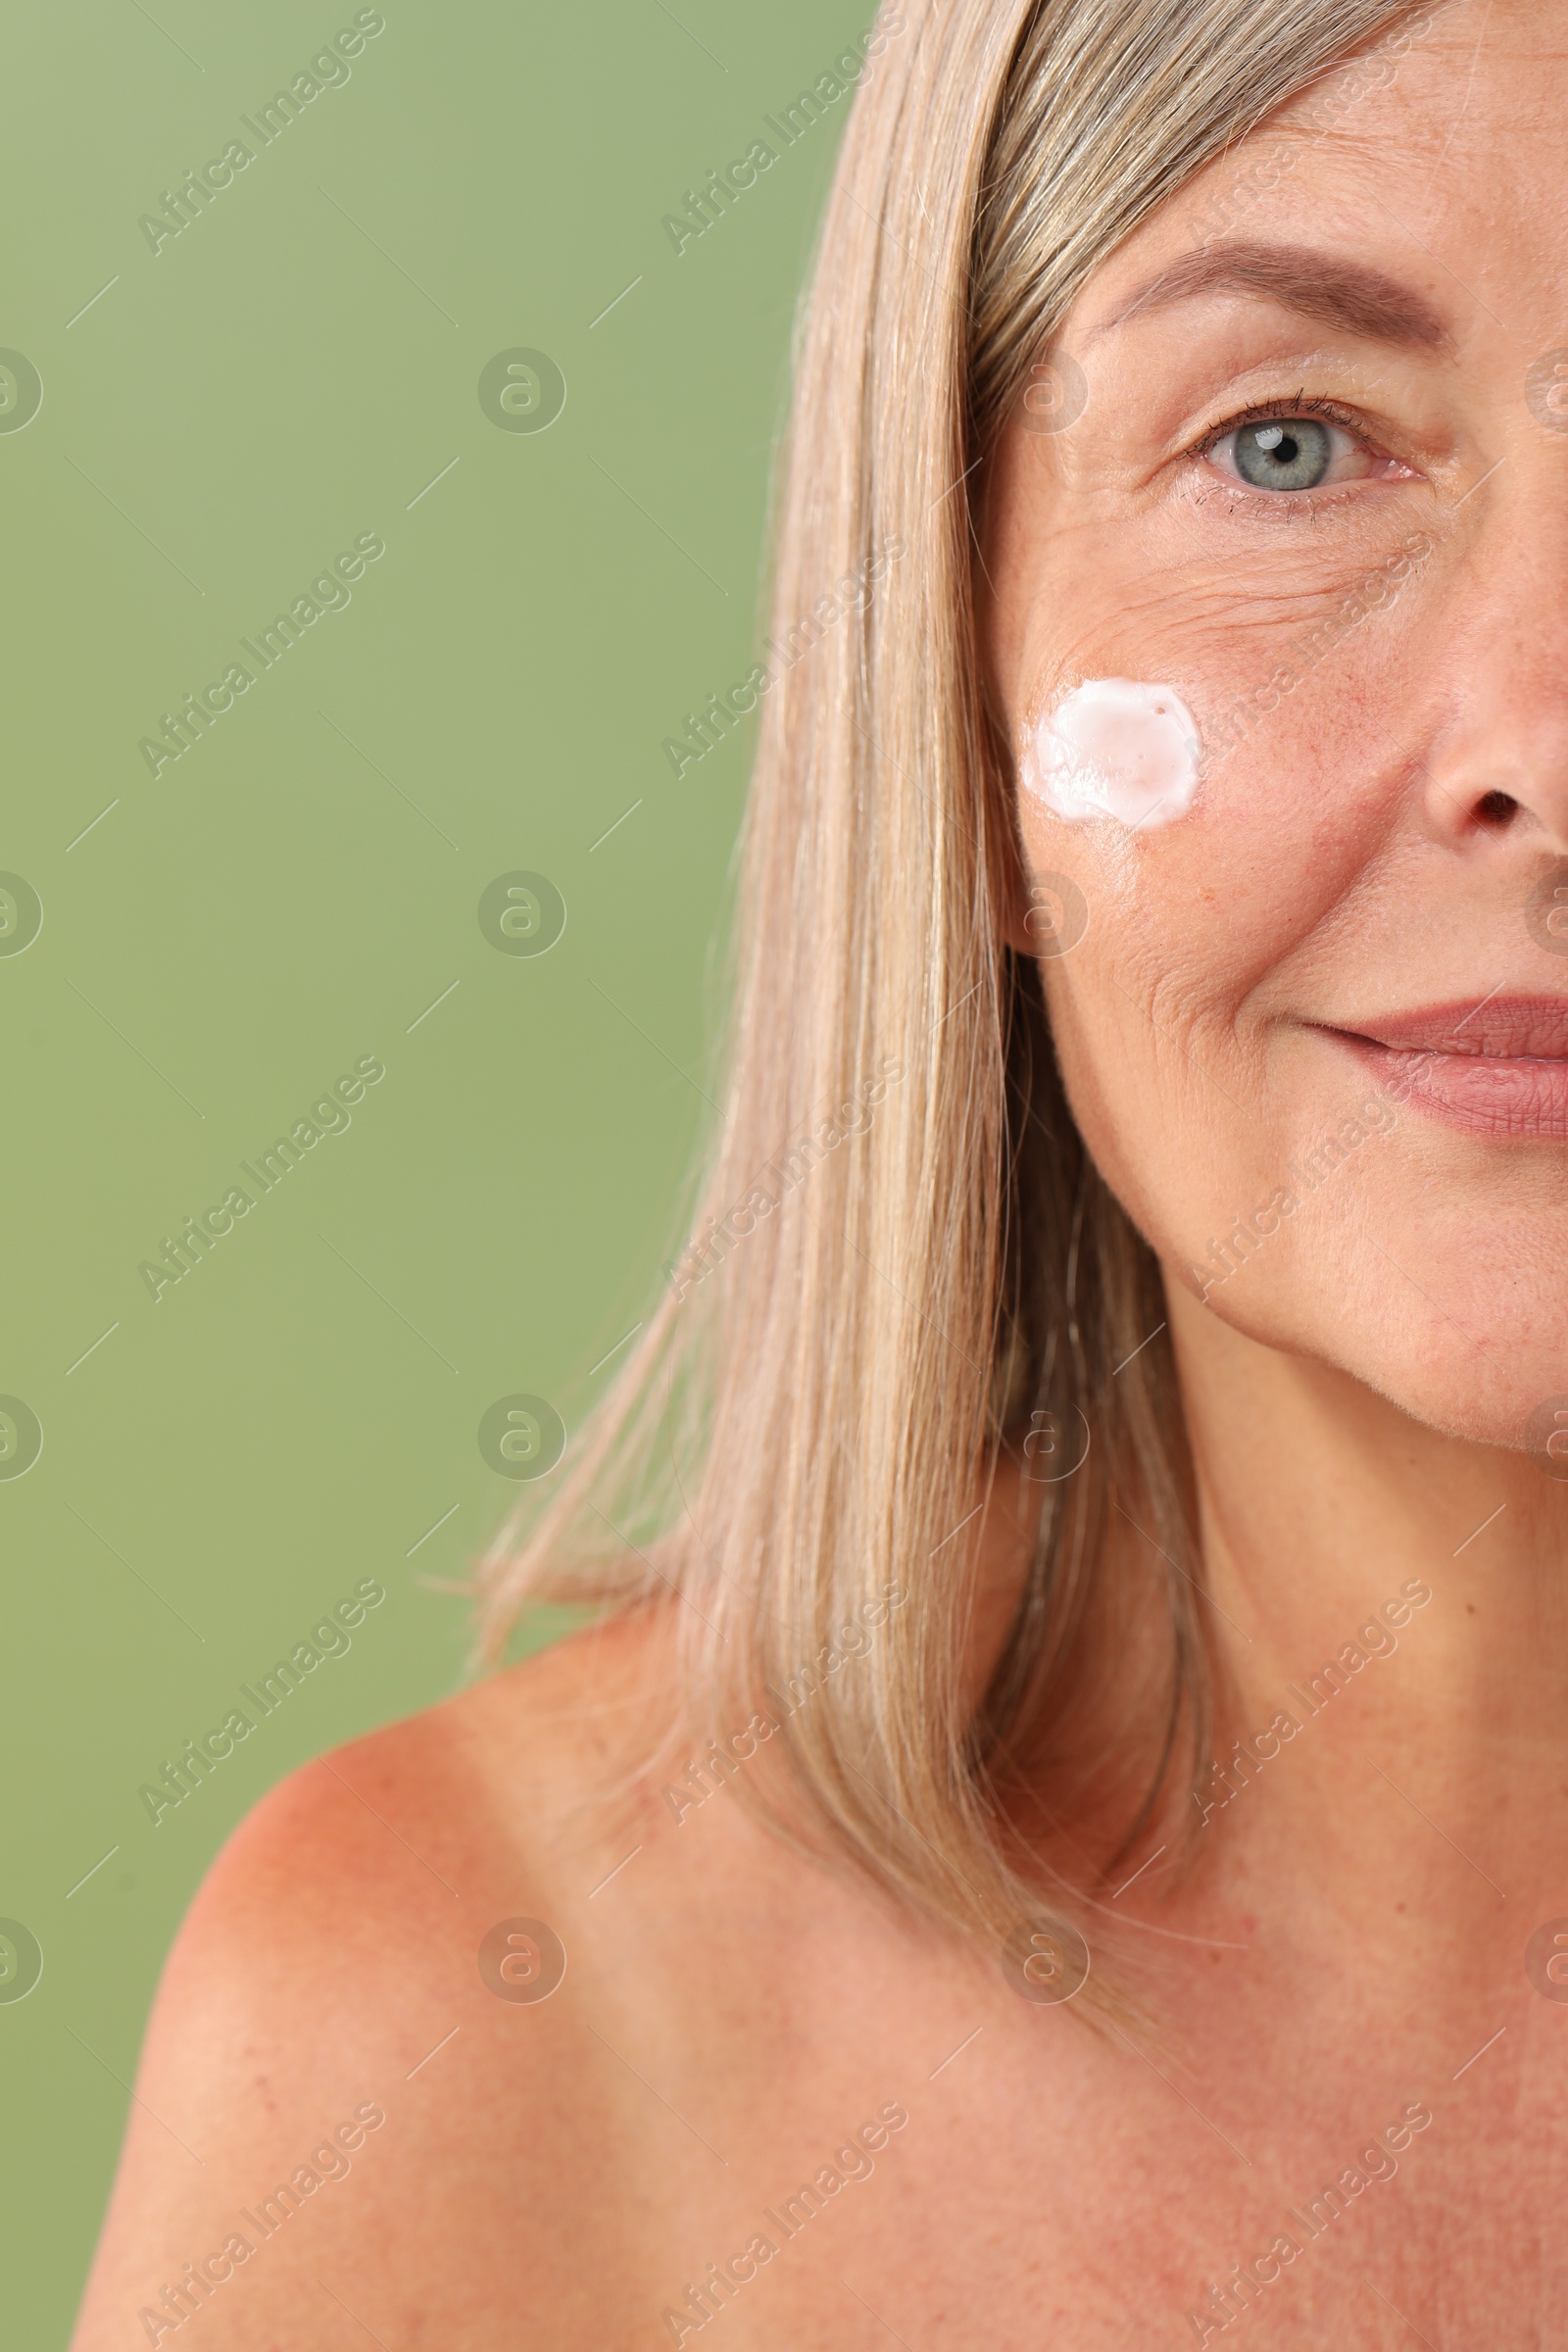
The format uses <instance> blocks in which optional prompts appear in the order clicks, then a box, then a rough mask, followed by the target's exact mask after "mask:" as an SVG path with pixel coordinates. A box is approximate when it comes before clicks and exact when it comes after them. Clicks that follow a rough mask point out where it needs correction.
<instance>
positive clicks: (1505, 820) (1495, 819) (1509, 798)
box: [1476, 792, 1519, 832]
mask: <svg viewBox="0 0 1568 2352" xmlns="http://www.w3.org/2000/svg"><path fill="white" fill-rule="evenodd" d="M1518 810H1519V804H1518V802H1517V801H1516V800H1515V799H1514V797H1513V795H1512V793H1509V792H1489V793H1486V794H1484V795H1483V797H1482V798H1481V799H1480V800H1479V801H1477V803H1476V821H1477V823H1478V824H1483V825H1493V826H1495V827H1496V828H1497V830H1498V831H1499V832H1500V831H1501V829H1502V827H1503V826H1504V825H1507V824H1511V823H1512V822H1513V819H1514V817H1515V816H1516V815H1517V814H1518Z"/></svg>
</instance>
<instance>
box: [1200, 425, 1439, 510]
mask: <svg viewBox="0 0 1568 2352" xmlns="http://www.w3.org/2000/svg"><path fill="white" fill-rule="evenodd" d="M1208 456H1209V460H1210V462H1211V463H1212V464H1214V465H1215V466H1217V467H1218V468H1219V470H1220V472H1221V473H1224V474H1227V475H1229V477H1230V479H1231V480H1232V481H1239V482H1245V483H1246V484H1247V486H1248V488H1249V489H1250V490H1282V491H1291V490H1320V489H1322V488H1324V487H1325V486H1326V485H1327V484H1330V483H1334V482H1343V481H1353V480H1356V479H1358V478H1360V477H1362V476H1365V475H1368V474H1373V473H1387V472H1390V471H1398V472H1403V470H1404V468H1403V467H1398V466H1396V464H1395V461H1394V460H1392V459H1382V460H1380V459H1378V458H1376V457H1374V456H1373V454H1372V452H1371V451H1370V450H1369V449H1367V448H1365V447H1364V445H1363V444H1362V443H1360V442H1359V441H1357V440H1356V439H1355V438H1354V437H1353V435H1351V434H1349V433H1348V432H1346V431H1345V430H1344V429H1343V427H1342V426H1340V425H1337V424H1331V423H1329V422H1328V420H1327V419H1326V418H1325V417H1293V416H1291V415H1290V414H1289V413H1288V412H1286V413H1283V414H1281V415H1279V416H1274V417H1252V418H1251V419H1250V421H1249V422H1248V423H1246V424H1238V425H1234V426H1233V427H1232V429H1231V430H1230V431H1229V432H1228V433H1222V434H1221V436H1220V438H1219V439H1218V440H1217V441H1216V442H1214V443H1213V444H1212V446H1211V447H1210V449H1209V451H1208Z"/></svg>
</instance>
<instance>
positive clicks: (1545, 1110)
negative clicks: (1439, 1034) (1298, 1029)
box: [1333, 1029, 1568, 1143]
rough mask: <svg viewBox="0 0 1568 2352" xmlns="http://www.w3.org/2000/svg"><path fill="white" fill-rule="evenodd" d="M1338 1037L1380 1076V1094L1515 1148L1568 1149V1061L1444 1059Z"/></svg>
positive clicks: (1338, 1033) (1481, 1057)
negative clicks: (1550, 1145)
mask: <svg viewBox="0 0 1568 2352" xmlns="http://www.w3.org/2000/svg"><path fill="white" fill-rule="evenodd" d="M1333 1035H1335V1036H1336V1037H1338V1038H1339V1039H1340V1041H1341V1043H1342V1044H1344V1045H1346V1046H1348V1047H1349V1049H1350V1051H1351V1053H1352V1054H1355V1056H1356V1058H1357V1059H1358V1060H1359V1061H1360V1062H1361V1064H1362V1065H1363V1067H1364V1068H1368V1069H1370V1070H1372V1071H1373V1072H1374V1074H1375V1076H1376V1078H1377V1082H1378V1088H1379V1091H1380V1092H1381V1093H1383V1094H1387V1095H1392V1096H1393V1097H1394V1099H1395V1101H1396V1102H1398V1103H1408V1104H1409V1105H1410V1106H1411V1108H1412V1109H1415V1110H1424V1111H1425V1112H1426V1113H1427V1115H1428V1116H1429V1117H1430V1118H1435V1119H1441V1120H1442V1121H1443V1122H1444V1124H1445V1125H1446V1126H1448V1127H1458V1128H1461V1129H1463V1130H1464V1132H1465V1133H1466V1134H1469V1135H1490V1136H1495V1137H1496V1138H1498V1139H1499V1140H1501V1141H1503V1142H1510V1143H1511V1142H1525V1143H1539V1142H1542V1141H1544V1140H1549V1141H1554V1142H1557V1143H1568V1060H1555V1059H1553V1060H1538V1059H1535V1058H1530V1059H1526V1058H1524V1057H1523V1056H1519V1057H1510V1056H1508V1055H1505V1054H1440V1053H1436V1052H1433V1051H1430V1050H1421V1049H1410V1048H1404V1049H1397V1048H1395V1047H1393V1046H1380V1045H1378V1044H1377V1043H1376V1042H1375V1040H1373V1039H1372V1038H1369V1037H1353V1036H1351V1035H1350V1034H1349V1033H1348V1031H1346V1030H1343V1029H1337V1030H1335V1031H1334V1032H1333Z"/></svg>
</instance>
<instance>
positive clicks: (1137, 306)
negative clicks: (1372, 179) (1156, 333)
mask: <svg viewBox="0 0 1568 2352" xmlns="http://www.w3.org/2000/svg"><path fill="white" fill-rule="evenodd" d="M1201 294H1262V295H1264V296H1266V298H1267V299H1268V300H1269V301H1270V302H1277V303H1280V304H1282V305H1283V306H1284V307H1285V309H1287V310H1292V311H1299V313H1301V314H1302V316H1303V317H1305V318H1308V319H1322V320H1323V322H1324V323H1325V324H1326V325H1329V326H1337V327H1340V328H1341V329H1342V330H1344V331H1345V332H1348V333H1349V334H1352V335H1359V336H1361V337H1363V338H1365V339H1367V340H1370V341H1372V342H1375V343H1397V344H1403V345H1406V346H1417V347H1420V348H1423V349H1426V350H1429V351H1430V350H1435V349H1439V348H1441V347H1442V346H1444V345H1446V343H1447V342H1448V340H1449V336H1448V330H1447V327H1446V324H1445V323H1444V320H1443V319H1442V318H1441V317H1440V316H1439V314H1438V312H1437V311H1436V310H1434V309H1433V307H1432V305H1431V304H1430V303H1429V302H1428V301H1427V300H1426V299H1425V297H1424V296H1422V295H1420V294H1417V293H1416V292H1415V291H1414V289H1413V288H1412V287H1410V286H1403V285H1400V283H1399V282H1398V280H1397V278H1393V277H1386V276H1385V275H1384V273H1383V271H1382V270H1373V269H1369V268H1368V267H1367V266H1366V265H1365V264H1364V263H1361V262H1349V261H1345V260H1344V259H1342V258H1341V257H1340V256H1339V255H1338V254H1331V253H1320V252H1319V251H1318V250H1317V249H1316V247H1314V246H1311V245H1262V244H1253V245H1240V244H1238V245H1205V246H1200V247H1198V248H1197V249H1196V250H1195V251H1194V252H1192V253H1188V254H1184V255H1183V256H1182V258H1181V260H1180V261H1178V262H1173V263H1172V264H1171V265H1170V267H1169V268H1168V269H1165V270H1160V271H1159V273H1158V275H1157V276H1154V277H1152V278H1150V279H1149V280H1148V281H1147V283H1146V284H1145V285H1143V286H1142V287H1140V289H1139V290H1138V292H1137V293H1136V294H1134V295H1133V296H1132V297H1131V299H1130V300H1129V301H1127V302H1125V303H1124V304H1123V305H1122V307H1121V309H1120V310H1119V311H1118V312H1117V313H1116V315H1115V317H1114V318H1112V319H1106V320H1105V321H1104V322H1103V324H1102V325H1100V326H1098V327H1096V328H1095V329H1094V331H1093V333H1092V334H1090V335H1089V336H1088V337H1087V338H1086V339H1087V340H1088V341H1089V342H1096V341H1098V340H1099V338H1100V336H1101V335H1103V334H1106V333H1108V332H1109V330H1110V329H1111V328H1112V327H1115V326H1121V325H1123V324H1124V323H1125V321H1126V320H1127V319H1130V318H1131V317H1132V316H1133V314H1134V312H1135V311H1138V312H1143V313H1145V314H1148V313H1150V312H1152V311H1162V310H1166V309H1168V308H1170V306H1171V305H1172V304H1174V303H1178V302H1190V301H1192V300H1193V299H1194V298H1195V297H1196V296H1198V295H1201Z"/></svg>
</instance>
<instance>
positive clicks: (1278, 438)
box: [1235, 417, 1334, 490]
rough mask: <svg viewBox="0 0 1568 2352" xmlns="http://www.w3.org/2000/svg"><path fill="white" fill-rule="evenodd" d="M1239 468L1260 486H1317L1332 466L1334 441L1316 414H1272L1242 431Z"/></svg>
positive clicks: (1238, 443)
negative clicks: (1263, 420)
mask: <svg viewBox="0 0 1568 2352" xmlns="http://www.w3.org/2000/svg"><path fill="white" fill-rule="evenodd" d="M1235 450H1236V470H1237V472H1238V473H1239V474H1240V475H1241V477H1242V479H1243V481H1246V482H1251V483H1253V484H1254V485H1255V486H1256V487H1257V488H1259V489H1268V490H1315V489H1316V488H1317V487H1318V485H1319V483H1320V482H1322V481H1324V480H1326V479H1327V478H1328V475H1329V473H1330V472H1331V470H1332V467H1333V461H1334V443H1333V439H1332V436H1331V435H1330V432H1329V430H1328V427H1327V426H1326V425H1322V424H1320V423H1319V422H1318V421H1317V419H1316V418H1315V417H1270V418H1268V419H1267V421H1266V422H1262V423H1258V424H1252V425H1249V426H1247V428H1246V429H1245V430H1244V431H1242V432H1239V433H1238V434H1237V436H1236V442H1235Z"/></svg>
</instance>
